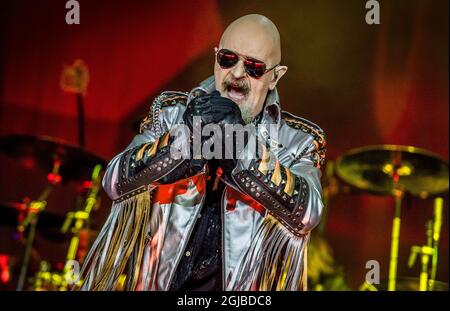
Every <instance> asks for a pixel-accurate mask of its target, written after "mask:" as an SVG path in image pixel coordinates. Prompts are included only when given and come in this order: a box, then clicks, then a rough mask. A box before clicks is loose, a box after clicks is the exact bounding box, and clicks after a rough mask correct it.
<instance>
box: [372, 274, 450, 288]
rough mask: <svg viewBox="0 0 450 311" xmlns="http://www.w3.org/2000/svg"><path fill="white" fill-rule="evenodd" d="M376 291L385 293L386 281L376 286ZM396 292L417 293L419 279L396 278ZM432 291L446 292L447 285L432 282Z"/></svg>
mask: <svg viewBox="0 0 450 311" xmlns="http://www.w3.org/2000/svg"><path fill="white" fill-rule="evenodd" d="M376 287H377V288H378V290H382V291H387V289H388V281H387V280H383V281H381V283H380V285H378V286H376ZM396 290H397V291H418V290H419V278H414V277H399V278H397V285H396ZM434 291H448V283H444V282H440V281H434Z"/></svg>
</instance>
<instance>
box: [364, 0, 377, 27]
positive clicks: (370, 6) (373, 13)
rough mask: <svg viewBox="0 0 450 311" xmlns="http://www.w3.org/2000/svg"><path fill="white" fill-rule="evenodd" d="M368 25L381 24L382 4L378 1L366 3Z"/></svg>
mask: <svg viewBox="0 0 450 311" xmlns="http://www.w3.org/2000/svg"><path fill="white" fill-rule="evenodd" d="M366 9H367V10H368V11H367V13H366V23H367V24H368V25H379V24H380V3H379V2H378V1H377V0H369V1H367V2H366Z"/></svg>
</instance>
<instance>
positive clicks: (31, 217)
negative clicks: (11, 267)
mask: <svg viewBox="0 0 450 311" xmlns="http://www.w3.org/2000/svg"><path fill="white" fill-rule="evenodd" d="M60 166H61V162H60V161H59V160H58V159H54V161H53V169H52V172H51V173H50V174H49V176H48V180H49V181H50V184H49V185H47V186H46V187H45V189H44V191H43V192H42V193H41V195H40V196H39V198H38V199H37V200H35V201H31V202H30V203H29V205H28V209H27V215H26V217H25V219H24V220H23V221H22V222H21V223H20V224H19V225H18V226H17V230H18V231H19V232H20V233H23V232H25V230H26V228H27V227H29V229H28V234H27V237H26V240H27V242H26V244H25V252H24V255H23V260H22V265H21V267H20V274H19V280H18V282H17V288H16V290H17V291H22V290H23V285H24V283H25V277H26V275H27V270H28V264H29V261H30V255H31V249H32V248H33V242H34V238H35V235H36V226H37V223H38V219H39V213H40V212H42V211H43V210H44V209H45V207H46V206H47V201H46V200H47V198H48V196H49V195H50V193H51V191H52V190H53V187H54V186H55V185H56V184H58V183H59V182H60V181H61V176H60V175H59V168H60Z"/></svg>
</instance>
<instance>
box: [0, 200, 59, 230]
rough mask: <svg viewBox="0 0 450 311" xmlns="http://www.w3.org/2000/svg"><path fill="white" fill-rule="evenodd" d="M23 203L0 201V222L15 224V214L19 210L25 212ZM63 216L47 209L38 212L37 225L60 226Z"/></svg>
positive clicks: (25, 206) (25, 207) (16, 214)
mask: <svg viewBox="0 0 450 311" xmlns="http://www.w3.org/2000/svg"><path fill="white" fill-rule="evenodd" d="M26 209H27V205H26V204H25V203H15V202H6V203H4V202H2V203H0V224H2V225H10V226H17V225H18V222H17V216H18V215H19V213H20V212H26ZM64 219H65V218H64V216H60V215H57V214H55V213H51V212H49V211H45V210H44V211H42V212H39V224H38V226H39V227H55V228H59V227H61V225H62V223H63V222H64Z"/></svg>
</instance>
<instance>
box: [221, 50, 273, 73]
mask: <svg viewBox="0 0 450 311" xmlns="http://www.w3.org/2000/svg"><path fill="white" fill-rule="evenodd" d="M223 50H225V51H229V52H231V53H233V54H235V55H237V57H238V58H239V59H238V61H237V62H236V64H234V65H233V66H231V67H223V66H222V65H220V63H219V59H218V54H219V52H220V51H223ZM214 52H215V53H216V62H217V64H218V65H219V66H220V68H222V69H230V68H233V67H234V66H236V65H237V64H238V63H239V60H240V59H242V60H243V61H253V62H259V63H262V64H264V66H265V67H267V65H266V63H265V62H263V61H260V60H258V59H256V58H254V57H249V56H245V55H242V54H239V53H238V52H235V51H233V50H229V49H223V48H222V49H218V48H217V47H215V48H214ZM278 66H280V63H278V64H276V65H275V66H273V67H271V68H266V69H264V73H263V74H262V75H261V76H260V77H255V76H253V75H251V73H249V71H248V70H247V66H246V65H245V62H244V69H245V73H246V74H247V75H248V76H249V77H251V78H253V79H255V80H259V79H261V78H262V77H263V76H264V75H265V74H266V73H268V72H269V71H271V70H273V69H275V68H276V67H278Z"/></svg>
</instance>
